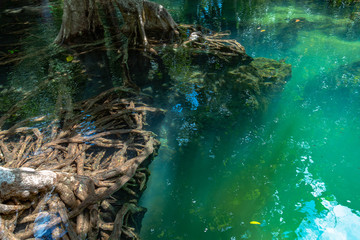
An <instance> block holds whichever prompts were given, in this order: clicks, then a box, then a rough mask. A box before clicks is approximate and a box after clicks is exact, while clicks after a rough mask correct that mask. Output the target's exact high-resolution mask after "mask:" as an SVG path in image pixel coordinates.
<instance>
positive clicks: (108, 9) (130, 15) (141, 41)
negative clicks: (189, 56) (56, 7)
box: [55, 0, 179, 47]
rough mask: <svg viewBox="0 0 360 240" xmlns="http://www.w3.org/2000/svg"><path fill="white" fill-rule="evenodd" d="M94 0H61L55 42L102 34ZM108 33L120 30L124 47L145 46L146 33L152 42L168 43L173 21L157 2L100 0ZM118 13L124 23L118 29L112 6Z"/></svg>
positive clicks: (174, 28)
mask: <svg viewBox="0 0 360 240" xmlns="http://www.w3.org/2000/svg"><path fill="white" fill-rule="evenodd" d="M95 1H96V0H64V9H63V18H62V25H61V29H60V32H59V34H58V36H57V37H56V39H55V43H57V44H62V43H65V44H71V43H84V42H91V41H94V40H98V39H101V38H103V37H104V27H103V25H102V23H101V20H100V17H99V13H98V9H97V7H96V3H95ZM100 4H101V6H102V8H103V9H104V13H105V15H106V16H105V18H106V21H107V23H108V24H109V25H110V26H109V27H110V30H109V32H110V34H111V35H113V34H114V33H115V34H117V35H118V33H119V31H120V32H122V33H123V34H124V35H125V36H126V37H127V39H128V46H145V47H147V46H148V44H149V43H148V42H149V41H148V35H149V36H150V37H151V38H152V39H153V40H156V41H159V40H161V41H163V42H171V41H173V40H175V39H177V36H178V34H179V33H178V31H177V25H176V23H175V21H174V20H173V19H172V17H171V15H170V14H169V13H168V12H167V10H166V9H165V8H164V7H163V6H162V5H159V4H157V3H153V2H148V1H144V0H104V1H100ZM115 6H116V7H117V8H118V10H119V11H120V12H121V15H122V17H123V20H124V23H123V25H122V26H121V28H119V26H118V25H117V24H118V22H119V21H118V20H117V19H114V17H116V14H114V13H115V8H114V7H115Z"/></svg>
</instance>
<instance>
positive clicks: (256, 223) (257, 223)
mask: <svg viewBox="0 0 360 240" xmlns="http://www.w3.org/2000/svg"><path fill="white" fill-rule="evenodd" d="M250 224H255V225H261V223H259V222H257V221H251V222H250Z"/></svg>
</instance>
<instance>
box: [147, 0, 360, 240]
mask: <svg viewBox="0 0 360 240" xmlns="http://www.w3.org/2000/svg"><path fill="white" fill-rule="evenodd" d="M158 2H161V3H162V4H164V5H165V6H166V7H168V8H169V9H170V10H171V13H172V14H173V15H174V16H176V18H177V20H178V21H182V22H189V23H194V22H197V23H202V24H204V25H206V26H209V27H212V28H214V29H215V28H217V29H216V30H231V31H232V37H233V38H236V39H237V40H238V41H239V42H241V43H242V44H243V45H244V46H245V48H246V50H247V53H248V54H249V55H251V56H253V57H260V56H262V57H269V58H274V59H285V61H286V62H287V63H290V64H292V67H293V75H292V78H291V80H290V81H289V82H288V83H287V85H286V87H285V89H284V91H283V92H282V93H281V94H280V95H279V96H278V97H276V98H275V99H273V101H272V102H271V103H270V105H269V107H268V109H267V110H266V112H265V113H264V114H263V115H262V116H261V117H259V118H257V119H255V120H254V121H252V122H251V123H246V122H245V121H243V120H242V117H241V116H240V117H239V119H238V121H236V122H235V123H234V122H225V121H224V122H223V125H224V126H232V127H228V128H227V130H223V129H224V128H219V129H217V128H214V127H211V128H209V129H206V130H205V131H203V132H202V133H201V134H200V137H198V138H197V140H196V142H195V141H194V140H193V136H194V135H196V132H197V127H196V125H195V124H193V122H192V120H191V119H188V118H187V117H186V115H183V114H182V113H181V112H180V113H179V112H176V111H170V113H169V114H168V115H167V116H166V119H165V121H164V123H163V125H162V127H161V129H162V130H161V133H160V134H159V137H160V139H161V141H162V147H161V149H160V151H159V156H158V157H157V158H156V159H155V161H154V162H153V163H152V164H151V166H150V168H151V171H152V175H151V177H150V181H149V184H148V188H147V190H146V191H145V193H144V195H143V197H142V199H141V205H143V206H145V207H147V208H148V212H147V213H146V215H145V219H144V221H143V226H142V232H141V236H142V238H143V239H146V240H149V239H229V240H235V239H336V240H337V239H360V211H359V210H360V184H359V176H360V161H359V159H360V150H359V149H360V147H359V146H360V95H359V90H360V85H359V83H360V82H359V78H360V71H359V68H353V69H352V70H349V69H350V66H352V65H353V64H354V63H356V62H357V61H360V41H359V40H360V38H359V37H360V35H359V32H358V31H360V27H359V25H357V24H354V22H352V21H351V20H350V19H349V16H350V13H351V11H356V8H357V7H356V6H355V7H352V8H346V7H343V8H329V7H328V5H327V3H326V1H324V2H321V1H319V2H316V1H312V3H310V2H302V3H296V2H295V1H252V2H251V1H236V0H235V1H226V0H224V1H222V0H218V1H207V0H202V1H193V2H189V1H184V2H183V1H178V2H176V3H174V2H172V3H168V2H167V1H165V0H164V1H158ZM249 4H250V6H249ZM214 6H215V7H214ZM354 8H355V10H354ZM201 9H204V10H203V11H201ZM211 9H213V11H211ZM204 13H205V14H204ZM206 14H207V15H208V16H209V17H206V16H207V15H206ZM303 18H305V19H306V23H303V22H302V21H305V20H304V19H303ZM292 19H293V20H292ZM296 19H300V21H296ZM296 24H303V25H301V26H300V25H296ZM263 30H265V31H263ZM195 97H196V96H195ZM189 101H190V99H189ZM174 107H175V109H176V106H175V105H174ZM192 110H193V111H197V108H196V107H195V108H193V109H192ZM179 122H180V123H179ZM174 129H175V130H174ZM251 221H257V222H259V223H260V225H258V224H251V223H250V222H251Z"/></svg>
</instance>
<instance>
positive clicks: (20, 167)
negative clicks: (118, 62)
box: [0, 88, 161, 239]
mask: <svg viewBox="0 0 360 240" xmlns="http://www.w3.org/2000/svg"><path fill="white" fill-rule="evenodd" d="M149 111H150V112H156V111H160V112H161V110H158V109H155V108H151V107H148V106H147V105H145V104H144V103H142V102H141V101H140V99H138V98H135V97H133V96H131V94H130V93H129V92H123V91H121V89H118V88H116V89H111V90H109V91H107V92H104V93H102V94H100V95H99V96H97V97H94V98H92V99H89V100H86V101H83V102H80V103H78V104H76V105H74V109H72V117H71V118H65V119H63V120H60V121H58V122H57V123H54V122H52V123H50V124H49V125H48V126H47V127H43V128H38V127H36V125H35V127H32V128H28V127H24V126H21V124H20V125H19V124H17V126H16V127H15V128H11V131H9V130H3V131H0V164H1V166H2V167H0V176H1V178H0V185H1V188H0V218H1V219H0V223H1V224H2V225H1V228H0V238H1V239H28V238H47V237H50V236H51V237H52V238H54V239H55V238H56V239H59V238H63V239H100V238H101V239H109V238H110V239H120V238H124V236H125V235H126V237H127V238H132V239H136V238H137V236H136V234H134V233H133V231H134V230H132V227H131V224H134V223H130V222H131V221H130V220H128V219H131V217H130V218H129V214H130V215H131V214H133V213H136V212H138V211H141V208H139V207H137V206H136V205H135V204H134V203H130V202H127V201H131V199H133V198H134V195H138V193H140V192H141V191H142V190H143V189H144V186H145V181H146V179H147V177H146V173H144V171H140V170H138V169H139V167H140V166H141V165H144V164H145V162H146V161H147V160H150V159H151V158H152V156H153V155H154V153H155V152H156V150H157V148H158V146H159V142H158V141H157V140H156V139H155V138H154V135H153V133H151V132H149V131H146V130H144V129H143V125H144V123H145V117H146V112H149ZM62 115H63V116H65V115H66V113H63V114H62ZM29 121H30V120H29ZM29 121H24V123H28V122H29ZM127 184H130V185H127ZM130 187H131V188H130ZM115 193H116V194H115ZM38 196H40V198H38ZM124 196H127V197H124ZM119 206H120V210H119ZM130 235H131V236H132V235H133V237H130Z"/></svg>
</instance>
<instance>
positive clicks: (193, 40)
mask: <svg viewBox="0 0 360 240" xmlns="http://www.w3.org/2000/svg"><path fill="white" fill-rule="evenodd" d="M180 28H182V29H183V30H186V32H190V33H191V34H190V35H189V37H188V39H187V40H185V41H184V42H183V43H182V46H185V47H187V48H192V49H195V50H199V51H205V52H206V54H210V55H215V56H217V57H218V58H220V59H222V60H224V61H225V62H228V63H229V62H231V61H233V59H236V58H244V57H245V56H246V57H248V56H247V55H246V53H245V48H244V47H243V46H242V45H241V44H240V43H239V42H237V41H236V40H234V39H226V38H227V37H228V36H230V34H231V33H230V31H225V32H214V31H211V30H209V29H206V28H203V27H199V26H193V25H180Z"/></svg>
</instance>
